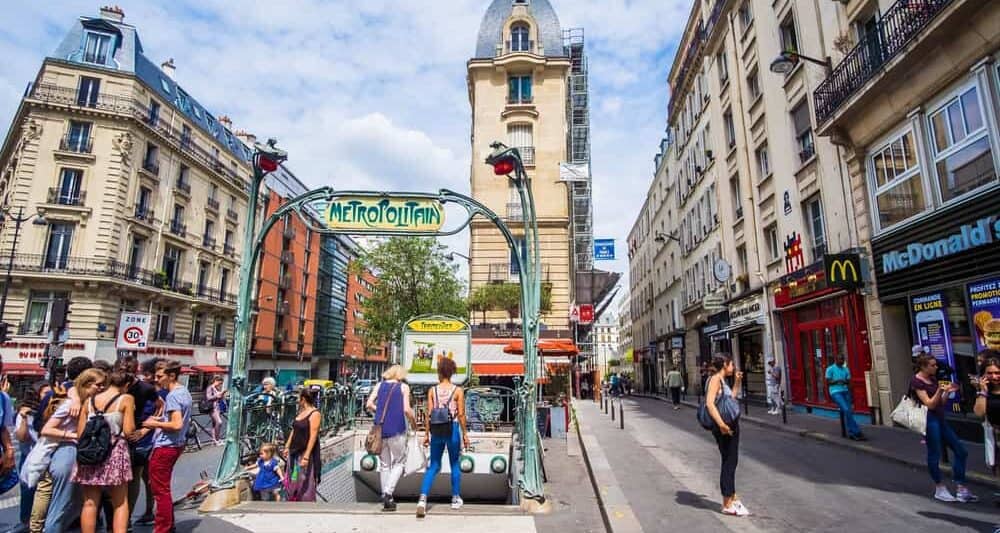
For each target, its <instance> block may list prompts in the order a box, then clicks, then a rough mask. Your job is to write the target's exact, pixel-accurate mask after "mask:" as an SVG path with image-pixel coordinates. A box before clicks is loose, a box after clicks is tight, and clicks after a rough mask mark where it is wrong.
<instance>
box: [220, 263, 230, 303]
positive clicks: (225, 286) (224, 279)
mask: <svg viewBox="0 0 1000 533" xmlns="http://www.w3.org/2000/svg"><path fill="white" fill-rule="evenodd" d="M228 290H229V269H228V268H223V269H222V273H221V274H220V275H219V298H225V297H226V293H227V291H228Z"/></svg>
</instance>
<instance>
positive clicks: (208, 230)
mask: <svg viewBox="0 0 1000 533" xmlns="http://www.w3.org/2000/svg"><path fill="white" fill-rule="evenodd" d="M204 240H205V242H204V244H205V246H214V245H215V221H214V220H205V236H204Z"/></svg>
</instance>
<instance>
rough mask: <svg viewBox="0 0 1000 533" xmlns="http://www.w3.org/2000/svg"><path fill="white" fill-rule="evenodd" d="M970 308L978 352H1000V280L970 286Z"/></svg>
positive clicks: (995, 279)
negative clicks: (990, 350)
mask: <svg viewBox="0 0 1000 533" xmlns="http://www.w3.org/2000/svg"><path fill="white" fill-rule="evenodd" d="M969 307H971V308H972V322H973V324H974V328H975V333H976V352H977V353H978V352H980V351H982V350H985V349H993V350H1000V278H994V279H991V280H986V281H980V282H977V283H972V284H970V285H969Z"/></svg>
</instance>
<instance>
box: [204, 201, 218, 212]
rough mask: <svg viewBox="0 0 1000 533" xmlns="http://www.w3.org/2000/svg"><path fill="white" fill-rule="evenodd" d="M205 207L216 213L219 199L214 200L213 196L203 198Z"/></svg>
mask: <svg viewBox="0 0 1000 533" xmlns="http://www.w3.org/2000/svg"><path fill="white" fill-rule="evenodd" d="M205 207H206V208H208V209H211V210H212V211H215V212H216V213H218V212H219V201H218V200H216V199H215V198H209V199H207V200H205Z"/></svg>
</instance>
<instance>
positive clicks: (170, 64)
mask: <svg viewBox="0 0 1000 533" xmlns="http://www.w3.org/2000/svg"><path fill="white" fill-rule="evenodd" d="M160 68H161V69H163V73H164V74H166V75H167V77H169V78H170V79H174V72H176V71H177V67H176V66H174V58H172V57H171V58H170V59H168V60H166V61H164V62H163V63H160Z"/></svg>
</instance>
